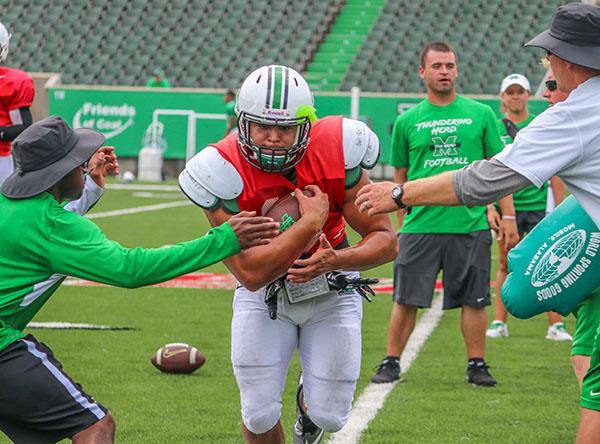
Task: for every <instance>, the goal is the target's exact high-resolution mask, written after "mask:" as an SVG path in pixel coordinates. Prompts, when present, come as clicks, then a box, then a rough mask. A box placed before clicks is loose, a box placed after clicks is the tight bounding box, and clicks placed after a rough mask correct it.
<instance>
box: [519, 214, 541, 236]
mask: <svg viewBox="0 0 600 444" xmlns="http://www.w3.org/2000/svg"><path fill="white" fill-rule="evenodd" d="M516 215H517V230H519V235H521V236H523V235H524V234H527V233H529V232H530V231H531V230H533V228H534V227H535V226H536V225H537V224H539V223H540V222H541V221H542V219H543V218H544V217H546V212H545V211H517V212H516Z"/></svg>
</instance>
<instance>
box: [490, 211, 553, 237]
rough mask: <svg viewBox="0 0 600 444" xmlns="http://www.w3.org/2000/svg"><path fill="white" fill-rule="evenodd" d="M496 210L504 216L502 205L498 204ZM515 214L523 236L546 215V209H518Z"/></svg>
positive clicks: (518, 229)
mask: <svg viewBox="0 0 600 444" xmlns="http://www.w3.org/2000/svg"><path fill="white" fill-rule="evenodd" d="M496 211H498V213H499V214H500V216H502V211H500V207H498V206H496ZM515 215H516V217H517V231H518V232H519V236H521V237H523V236H524V235H525V234H527V233H529V232H531V230H533V229H534V227H535V226H536V225H537V224H539V223H540V222H541V221H542V219H543V218H544V217H546V211H545V210H542V211H516V212H515Z"/></svg>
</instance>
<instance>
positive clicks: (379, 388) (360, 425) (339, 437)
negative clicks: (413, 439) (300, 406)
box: [328, 296, 443, 444]
mask: <svg viewBox="0 0 600 444" xmlns="http://www.w3.org/2000/svg"><path fill="white" fill-rule="evenodd" d="M442 300H443V297H441V296H440V297H436V298H435V299H434V301H433V304H432V305H431V308H430V309H429V310H427V312H425V314H424V315H423V316H421V318H420V319H419V322H417V325H416V327H415V329H414V330H413V332H412V334H411V335H410V338H409V340H408V343H407V344H406V348H405V349H404V352H403V353H402V357H401V358H400V368H401V369H402V371H403V372H406V371H407V370H408V369H409V368H410V366H411V365H412V363H413V362H414V360H415V358H416V357H417V355H418V353H419V351H420V350H421V347H422V346H423V344H425V341H427V338H428V337H429V335H431V333H432V332H433V330H435V327H437V324H438V323H439V322H440V319H441V318H442V314H443V312H442ZM397 383H398V381H396V382H392V383H389V384H373V383H371V384H369V385H368V386H367V388H365V390H364V391H363V393H362V394H361V395H360V397H359V398H358V400H357V401H356V403H355V404H354V407H353V408H352V413H351V414H350V419H349V420H348V422H347V423H346V425H345V426H344V428H342V430H340V431H339V432H337V433H334V434H333V435H331V438H330V439H329V441H328V442H329V444H356V443H358V441H359V438H360V435H361V434H362V433H363V432H364V431H365V430H366V429H367V427H368V426H369V422H371V420H372V419H373V418H375V416H376V415H377V412H378V411H379V410H380V409H381V407H383V404H384V402H385V399H386V398H387V396H388V395H389V394H390V392H391V391H392V390H393V389H394V387H395V386H396V384H397Z"/></svg>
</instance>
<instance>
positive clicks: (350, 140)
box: [342, 118, 379, 170]
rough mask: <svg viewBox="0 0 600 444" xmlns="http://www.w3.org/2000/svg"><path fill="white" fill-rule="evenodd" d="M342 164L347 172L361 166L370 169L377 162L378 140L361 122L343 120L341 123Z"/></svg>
mask: <svg viewBox="0 0 600 444" xmlns="http://www.w3.org/2000/svg"><path fill="white" fill-rule="evenodd" d="M342 133H343V143H344V162H345V165H346V169H347V170H351V169H353V168H356V167H357V166H359V165H360V166H362V167H363V168H367V169H371V168H373V167H374V166H375V164H376V163H377V160H379V139H378V138H377V136H376V135H375V133H374V132H373V131H371V129H370V128H369V127H368V126H367V125H366V124H365V123H363V122H359V121H358V120H352V119H346V118H345V119H344V120H343V122H342Z"/></svg>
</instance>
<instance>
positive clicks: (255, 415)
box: [242, 402, 281, 435]
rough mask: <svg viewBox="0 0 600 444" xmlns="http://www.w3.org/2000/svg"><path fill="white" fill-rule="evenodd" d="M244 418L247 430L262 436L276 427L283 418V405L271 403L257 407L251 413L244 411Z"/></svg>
mask: <svg viewBox="0 0 600 444" xmlns="http://www.w3.org/2000/svg"><path fill="white" fill-rule="evenodd" d="M242 416H243V419H244V425H245V426H246V428H247V429H248V430H250V431H251V432H252V433H254V434H256V435H260V434H262V433H266V432H268V431H269V430H271V429H272V428H273V427H275V425H276V424H277V421H279V417H280V416H281V404H279V403H278V402H271V403H269V404H266V405H261V406H257V407H256V408H254V409H252V410H251V411H243V412H242Z"/></svg>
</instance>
